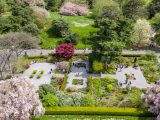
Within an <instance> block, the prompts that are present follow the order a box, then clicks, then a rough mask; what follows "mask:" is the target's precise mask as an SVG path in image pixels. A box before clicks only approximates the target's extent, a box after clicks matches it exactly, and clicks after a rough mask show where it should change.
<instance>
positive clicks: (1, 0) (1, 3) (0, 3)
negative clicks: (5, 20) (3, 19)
mask: <svg viewBox="0 0 160 120" xmlns="http://www.w3.org/2000/svg"><path fill="white" fill-rule="evenodd" d="M6 6H7V4H6V1H5V0H0V15H1V14H2V13H4V12H5V9H6Z"/></svg>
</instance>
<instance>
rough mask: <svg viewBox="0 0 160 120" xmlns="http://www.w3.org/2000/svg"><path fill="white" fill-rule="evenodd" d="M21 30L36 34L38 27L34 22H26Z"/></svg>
mask: <svg viewBox="0 0 160 120" xmlns="http://www.w3.org/2000/svg"><path fill="white" fill-rule="evenodd" d="M23 31H24V32H26V33H30V34H32V35H37V34H38V33H39V29H38V27H37V25H36V24H33V23H31V24H28V25H25V26H24V27H23Z"/></svg>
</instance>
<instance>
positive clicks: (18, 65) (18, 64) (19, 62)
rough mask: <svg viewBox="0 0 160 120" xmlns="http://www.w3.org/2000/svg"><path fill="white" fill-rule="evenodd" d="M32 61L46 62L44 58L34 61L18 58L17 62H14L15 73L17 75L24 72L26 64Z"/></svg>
mask: <svg viewBox="0 0 160 120" xmlns="http://www.w3.org/2000/svg"><path fill="white" fill-rule="evenodd" d="M32 61H36V62H46V59H44V58H35V59H28V58H26V57H21V58H19V59H18V60H17V61H14V66H13V67H16V68H17V70H18V71H17V72H18V73H21V72H23V71H25V68H24V66H25V65H26V64H30V63H31V62H32Z"/></svg>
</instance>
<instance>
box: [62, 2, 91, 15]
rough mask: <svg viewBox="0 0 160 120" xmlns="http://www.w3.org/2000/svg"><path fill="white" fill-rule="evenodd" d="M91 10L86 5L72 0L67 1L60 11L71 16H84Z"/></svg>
mask: <svg viewBox="0 0 160 120" xmlns="http://www.w3.org/2000/svg"><path fill="white" fill-rule="evenodd" d="M88 12H89V10H88V9H87V7H85V6H80V5H77V4H74V3H71V2H66V3H64V5H63V6H62V7H61V8H60V13H61V14H62V15H69V16H82V15H87V14H88Z"/></svg>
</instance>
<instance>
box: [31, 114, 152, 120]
mask: <svg viewBox="0 0 160 120" xmlns="http://www.w3.org/2000/svg"><path fill="white" fill-rule="evenodd" d="M32 120H155V119H154V118H149V117H130V116H99V115H96V116H94V115H90V116H87V115H86V116H85V115H78V116H77V115H52V116H42V117H36V118H33V119H32Z"/></svg>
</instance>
